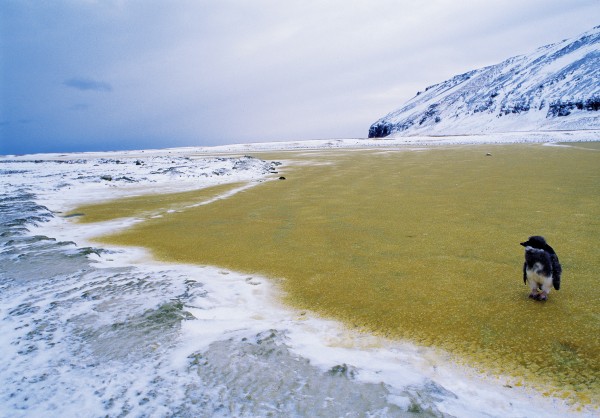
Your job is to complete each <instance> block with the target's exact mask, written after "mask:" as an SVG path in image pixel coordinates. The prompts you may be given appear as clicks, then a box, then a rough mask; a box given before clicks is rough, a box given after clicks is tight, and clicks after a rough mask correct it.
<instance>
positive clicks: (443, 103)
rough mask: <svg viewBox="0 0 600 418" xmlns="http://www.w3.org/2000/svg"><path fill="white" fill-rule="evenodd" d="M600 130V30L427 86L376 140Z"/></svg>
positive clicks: (382, 122)
mask: <svg viewBox="0 0 600 418" xmlns="http://www.w3.org/2000/svg"><path fill="white" fill-rule="evenodd" d="M598 128H600V26H597V27H595V28H594V29H592V30H590V31H588V32H585V33H584V34H582V35H580V36H579V37H577V38H575V39H567V40H564V41H562V42H558V43H555V44H552V45H547V46H544V47H541V48H539V49H537V50H536V51H535V52H533V53H531V54H529V55H521V56H517V57H513V58H509V59H507V60H506V61H504V62H502V63H500V64H497V65H492V66H489V67H484V68H481V69H478V70H474V71H470V72H468V73H465V74H460V75H457V76H455V77H453V78H451V79H450V80H447V81H444V82H442V83H439V84H435V85H433V86H430V87H427V88H426V89H425V91H423V92H418V93H417V95H416V96H415V97H413V98H412V99H411V100H409V101H408V102H407V103H405V105H404V106H402V107H401V108H400V109H398V110H396V111H394V112H392V113H390V114H388V115H387V116H385V117H383V118H381V119H379V120H378V121H377V122H375V123H374V124H373V125H371V127H370V129H369V138H379V137H386V136H389V135H393V136H398V135H399V136H404V135H469V134H482V133H489V132H513V131H535V130H579V129H598Z"/></svg>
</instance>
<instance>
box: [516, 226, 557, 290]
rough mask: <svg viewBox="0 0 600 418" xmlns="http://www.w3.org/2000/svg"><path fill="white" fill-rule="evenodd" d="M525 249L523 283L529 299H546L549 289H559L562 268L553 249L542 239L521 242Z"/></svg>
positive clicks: (537, 237) (532, 238)
mask: <svg viewBox="0 0 600 418" xmlns="http://www.w3.org/2000/svg"><path fill="white" fill-rule="evenodd" d="M521 245H522V246H523V247H525V264H523V281H524V282H525V283H528V284H529V287H530V288H531V293H530V294H529V297H530V298H532V299H535V300H546V299H548V293H550V289H551V287H554V288H555V289H556V290H558V289H560V275H561V273H562V267H561V266H560V263H559V262H558V256H557V255H556V253H555V252H554V249H553V248H552V247H551V246H549V245H548V244H547V243H546V240H545V239H544V237H540V236H532V237H529V240H527V241H525V242H522V243H521Z"/></svg>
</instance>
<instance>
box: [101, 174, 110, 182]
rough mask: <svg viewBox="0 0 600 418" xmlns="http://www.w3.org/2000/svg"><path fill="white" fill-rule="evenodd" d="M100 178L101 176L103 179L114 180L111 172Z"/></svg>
mask: <svg viewBox="0 0 600 418" xmlns="http://www.w3.org/2000/svg"><path fill="white" fill-rule="evenodd" d="M100 178H101V179H102V180H106V181H112V176H111V175H109V174H105V175H103V176H100Z"/></svg>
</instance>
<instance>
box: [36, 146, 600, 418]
mask: <svg viewBox="0 0 600 418" xmlns="http://www.w3.org/2000/svg"><path fill="white" fill-rule="evenodd" d="M597 140H598V139H594V140H590V142H594V141H597ZM539 142H546V141H539ZM577 142H579V141H577ZM586 142H587V141H586ZM490 144H494V143H490ZM403 145H411V146H412V145H415V144H403ZM441 145H469V144H463V143H461V144H455V143H452V144H441ZM482 145H485V144H482ZM391 146H392V147H393V146H395V145H391ZM240 147H241V145H240ZM388 147H390V144H385V146H382V147H381V148H388ZM326 149H330V148H326ZM358 149H360V148H358ZM367 149H373V148H367ZM178 150H179V151H178V153H179V152H181V154H185V153H187V152H188V149H187V148H186V149H178ZM301 150H302V149H300V151H301ZM163 151H166V150H163ZM270 151H280V150H277V149H270V150H260V151H253V152H257V153H258V152H260V153H262V152H270ZM290 151H294V150H290ZM156 152H157V153H159V152H160V151H156ZM195 152H200V151H195ZM207 152H208V151H207ZM232 152H234V153H235V152H238V151H232ZM125 153H126V154H127V157H128V158H131V155H137V154H131V155H130V154H128V153H127V152H125ZM108 154H110V155H113V156H114V155H115V154H116V155H120V152H119V151H117V152H109V153H108ZM142 154H145V153H142ZM200 157H202V156H201V155H200ZM60 158H65V157H63V156H62V155H61V157H60ZM118 158H121V157H118ZM263 181H264V179H263ZM255 184H259V183H255ZM147 187H152V185H148V186H147ZM108 192H110V190H107V194H108ZM80 197H81V196H80ZM75 200H77V199H75ZM62 203H63V204H65V203H66V202H64V201H63V202H62ZM71 205H72V202H71ZM64 209H66V208H64V207H63V210H64ZM127 222H130V220H129V221H127V220H123V219H121V220H118V221H116V222H115V223H114V224H111V225H108V224H106V225H104V227H103V228H104V230H105V231H107V230H109V229H110V230H113V229H114V228H116V227H118V228H122V227H124V226H125V225H127ZM52 223H54V221H51V222H50V224H52ZM58 223H59V224H63V227H64V229H63V228H60V227H59V228H58V229H56V227H57V226H58V225H50V224H48V225H42V226H41V227H40V228H39V229H38V228H36V231H37V232H40V233H47V234H48V235H49V236H53V235H51V234H52V232H54V233H56V232H57V231H60V230H62V231H60V232H58V233H57V234H55V235H58V236H56V238H60V239H63V238H68V237H73V232H74V231H73V229H72V226H73V224H74V222H72V221H70V220H65V219H64V218H63V219H60V220H59V222H58ZM46 227H48V228H47V229H46ZM78 228H81V232H76V233H75V234H74V235H75V236H76V237H78V238H77V239H76V242H77V245H78V246H81V245H87V243H89V238H90V237H91V235H94V234H96V232H97V231H96V232H94V233H91V232H90V227H89V225H88V226H85V225H81V226H78V227H76V228H75V229H78ZM84 229H85V230H86V232H83V231H84ZM86 237H87V238H86ZM80 240H81V241H80ZM115 248H116V247H115ZM120 250H123V249H122V248H121V249H120ZM122 256H123V257H124V258H123V259H122V260H121V259H119V260H117V261H114V262H115V263H116V264H119V263H122V264H123V265H132V264H133V265H136V264H145V263H149V264H151V265H156V266H164V265H167V266H174V267H175V268H176V269H179V268H181V269H183V270H187V269H192V270H195V269H200V270H202V269H204V271H206V272H209V274H208V275H209V276H213V277H216V278H218V277H219V276H223V274H221V272H222V271H223V269H220V268H218V267H210V266H206V267H199V266H189V265H186V264H178V263H165V262H161V261H157V260H154V259H152V260H150V259H148V258H147V257H148V256H149V255H148V253H145V254H144V253H143V252H141V251H140V250H136V249H134V248H127V249H126V250H123V253H122ZM119 258H120V257H119ZM159 268H160V267H159ZM225 276H230V277H233V278H234V279H233V280H232V283H233V286H230V287H228V291H231V290H232V289H234V288H243V287H246V288H250V289H251V292H250V293H249V294H252V293H255V292H256V286H254V285H248V282H247V276H248V275H246V274H243V273H236V272H234V271H229V272H228V274H226V275H225ZM255 279H256V280H258V281H261V282H266V283H269V284H268V285H267V286H265V289H263V290H261V296H260V298H262V302H258V303H257V304H256V307H255V308H254V309H255V312H254V314H252V315H257V314H262V313H263V312H262V310H263V309H264V307H261V306H262V305H263V304H265V303H271V304H270V305H269V310H271V309H273V310H274V311H275V313H273V314H271V315H272V317H271V319H270V320H269V321H271V323H273V321H275V323H279V324H284V327H285V326H288V325H289V326H290V327H294V326H295V323H297V322H300V323H302V324H303V325H304V327H305V328H311V329H312V331H310V332H308V333H304V332H303V331H302V330H300V329H299V330H296V331H291V337H290V338H291V341H292V343H291V347H292V350H295V351H296V352H297V353H298V354H300V355H301V356H306V357H307V358H311V359H313V362H314V364H319V358H320V355H321V354H322V353H320V352H319V351H320V350H321V349H325V347H328V348H327V350H334V348H333V347H335V346H337V348H339V349H341V351H339V352H336V353H335V354H332V357H333V356H334V355H335V356H336V359H335V360H336V361H335V362H332V361H331V358H330V357H327V359H328V360H325V361H322V362H321V364H320V366H321V367H323V368H325V369H326V368H328V367H331V365H332V364H333V363H336V362H337V363H344V364H352V363H355V364H357V365H358V366H356V367H358V368H359V370H360V373H359V376H360V378H361V379H363V378H364V379H367V380H372V381H373V382H375V381H381V380H382V378H383V377H384V376H385V378H386V379H387V380H389V381H391V382H393V381H395V380H397V378H396V377H394V374H395V373H406V366H407V365H408V364H410V363H411V362H412V361H414V359H415V356H417V355H419V356H422V358H421V360H420V361H421V362H422V363H421V365H420V366H421V368H419V367H418V368H417V370H418V372H420V373H421V374H425V375H426V376H427V377H428V378H430V379H435V380H434V381H436V382H439V384H441V385H442V386H443V387H446V388H449V390H451V391H452V392H454V393H456V394H459V395H460V397H461V399H465V397H472V401H475V399H479V401H478V402H482V401H481V400H485V401H487V402H491V403H495V402H498V401H500V399H497V396H499V393H498V392H501V397H502V399H503V400H502V401H500V402H501V403H502V402H504V401H508V400H509V399H510V401H511V402H512V404H511V406H510V407H508V406H507V405H504V406H503V407H501V408H500V409H501V410H502V413H507V414H512V413H517V412H519V411H523V410H529V411H531V407H532V406H534V407H535V409H537V410H538V411H540V413H542V411H545V410H544V408H547V407H548V402H549V401H550V403H551V405H552V408H553V409H555V411H554V414H555V416H562V414H564V413H574V414H575V415H576V416H586V414H587V413H590V414H591V415H593V414H594V413H595V412H597V409H591V410H589V411H585V410H584V411H583V412H581V413H578V412H576V411H573V409H572V406H568V405H564V404H563V401H562V400H561V399H559V398H548V397H543V396H541V395H540V394H539V393H537V392H535V391H533V392H532V391H531V390H530V389H527V388H526V387H512V388H510V387H507V386H506V385H510V383H511V382H510V381H509V380H505V381H501V380H503V378H500V377H497V376H483V375H481V374H480V373H478V372H475V371H473V370H469V369H466V368H465V367H464V366H460V365H457V364H448V363H447V362H445V360H444V357H445V355H444V354H443V353H442V354H440V353H439V350H438V349H432V348H429V347H419V346H412V344H410V343H403V342H398V341H393V340H386V339H384V338H381V337H375V336H373V335H368V334H361V333H355V332H354V331H352V330H348V329H346V328H345V326H341V325H340V323H339V322H337V321H331V320H327V319H322V318H319V317H316V316H314V315H313V314H307V313H304V314H301V313H299V312H298V311H297V310H295V309H291V308H290V307H287V306H284V307H283V308H282V307H281V306H279V305H281V304H280V301H279V300H278V298H279V297H280V295H279V291H277V290H275V289H274V288H273V287H272V286H273V283H272V282H271V279H266V278H264V277H258V278H255ZM263 284H264V283H263ZM255 296H256V295H255ZM273 297H276V298H277V299H275V300H272V298H273ZM194 312H196V315H198V317H199V318H200V320H202V315H201V314H200V313H199V311H194ZM281 315H283V319H282V318H277V319H275V317H278V316H281ZM269 321H267V322H269ZM193 325H194V324H193V321H190V322H185V323H184V326H185V327H192V328H190V329H188V330H187V331H186V332H189V333H190V335H189V336H188V342H187V343H188V344H194V343H193V340H194V338H192V336H194V335H195V333H196V332H198V330H195V329H193V328H194V326H193ZM300 328H302V327H300ZM315 330H320V334H315V333H314V331H315ZM237 332H238V331H236V330H231V331H228V332H226V333H225V335H226V334H227V333H229V334H230V335H234V334H236V333H237ZM232 333H233V334H232ZM217 335H219V336H223V335H224V334H223V332H220V333H217ZM308 335H312V336H313V338H315V340H313V341H312V342H311V343H306V342H305V341H307V338H308ZM315 335H318V336H315ZM332 335H333V336H334V337H332ZM317 341H320V342H318V343H317ZM312 343H314V346H311V344H312ZM357 346H359V348H357ZM317 347H321V348H317ZM373 347H375V348H373ZM190 349H191V348H190V346H189V345H186V344H183V345H182V346H181V347H180V348H179V349H178V350H179V351H180V352H181V353H183V352H188V351H189V350H190ZM365 349H366V350H367V351H369V352H370V353H371V355H369V356H367V358H366V359H365V358H364V357H363V354H364V350H365ZM373 350H374V351H375V352H376V353H375V354H373V352H372V351H373ZM423 351H425V352H423ZM436 351H437V353H436ZM377 353H378V354H377ZM386 359H387V360H386ZM400 359H404V360H400ZM446 360H447V358H446ZM180 361H183V358H181V357H180ZM361 362H362V364H361ZM371 362H374V363H375V364H376V365H377V366H379V368H378V367H373V365H372V364H370V363H371ZM386 362H388V363H389V362H391V363H395V364H396V366H395V367H394V368H392V369H390V370H386V371H385V372H383V371H382V368H383V367H385V366H383V365H382V364H383V363H386ZM388 366H389V364H388ZM396 367H399V368H396ZM411 367H412V366H411ZM411 370H412V372H409V374H410V373H417V371H415V370H414V369H411ZM425 371H426V372H425ZM417 374H418V373H417ZM473 374H474V375H475V376H473ZM457 375H460V376H462V377H461V378H459V379H458V381H456V377H457ZM473 382H478V383H476V384H477V385H478V388H477V389H476V390H475V389H473V388H472V387H469V384H470V383H473ZM396 384H398V383H396ZM407 384H410V383H407V382H406V381H404V382H402V383H401V384H400V385H401V386H402V385H404V386H405V385H407ZM479 385H480V386H479ZM473 391H475V394H474V393H473ZM497 391H498V392H497ZM515 393H518V395H517V396H516V397H515V396H514V395H515ZM444 402H446V403H447V404H446V408H447V409H446V411H447V412H448V413H451V411H453V412H458V411H460V409H459V408H461V407H464V405H452V401H451V400H445V401H444ZM444 402H442V403H444ZM532 404H533V405H532ZM480 406H481V407H483V405H480ZM505 408H508V409H505ZM442 410H443V408H442ZM471 412H472V413H475V410H473V411H471ZM545 412H548V411H547V410H546V411H545ZM499 413H500V412H499ZM591 415H590V416H591Z"/></svg>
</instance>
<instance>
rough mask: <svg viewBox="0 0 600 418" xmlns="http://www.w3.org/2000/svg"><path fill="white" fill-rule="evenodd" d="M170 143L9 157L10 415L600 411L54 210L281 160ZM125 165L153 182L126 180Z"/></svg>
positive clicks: (4, 307) (4, 404) (4, 391)
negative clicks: (120, 242)
mask: <svg viewBox="0 0 600 418" xmlns="http://www.w3.org/2000/svg"><path fill="white" fill-rule="evenodd" d="M329 143H330V141H321V142H319V143H318V144H316V143H312V144H308V143H307V144H302V146H317V145H318V146H321V147H324V148H327V147H329V145H328V144H329ZM350 143H352V141H348V142H346V144H350ZM275 146H280V144H275ZM288 146H289V144H288ZM239 147H242V148H245V147H246V146H239ZM239 147H238V151H239ZM265 147H266V145H265ZM232 148H235V147H232ZM256 148H259V147H256ZM194 151H195V152H208V151H209V150H199V149H195V150H194ZM229 151H232V152H235V150H229ZM169 152H171V153H175V154H178V153H179V154H180V155H181V154H186V155H189V154H190V149H181V150H176V151H164V152H163V153H169ZM159 153H160V152H159V151H156V155H153V156H152V157H151V158H147V159H146V160H145V161H144V163H143V164H141V165H138V164H137V163H136V161H137V158H138V156H132V155H131V154H130V153H119V154H113V155H112V156H111V157H110V158H108V159H106V158H107V156H106V155H104V156H101V157H94V158H90V157H89V156H87V158H86V161H85V162H83V161H79V162H77V161H78V160H79V158H75V157H76V156H74V155H64V156H53V157H52V158H50V157H49V156H45V158H39V159H38V158H37V157H36V158H35V159H31V158H30V156H25V157H18V158H16V157H15V158H12V159H4V160H3V161H2V163H1V164H0V170H2V177H1V179H2V186H3V187H2V192H1V193H2V196H0V227H1V228H2V230H1V231H0V324H2V325H1V327H2V329H1V330H2V332H1V333H0V350H1V352H2V353H3V358H4V361H3V362H2V363H1V364H0V379H1V384H0V410H1V411H3V414H6V416H44V415H56V416H58V415H61V416H123V415H130V416H190V417H192V416H223V417H225V416H282V417H283V416H286V417H287V416H309V415H310V416H381V417H384V416H385V417H387V416H466V417H479V416H498V417H500V416H502V417H505V416H515V417H516V416H530V417H536V416H540V417H541V416H544V417H552V416H555V417H559V416H560V417H563V416H569V415H573V416H593V415H594V414H595V413H596V412H597V410H593V409H590V410H585V411H583V412H575V411H573V410H572V409H570V407H569V406H568V405H565V404H564V403H563V402H562V401H561V400H557V399H551V398H544V397H541V396H540V395H537V394H535V393H530V392H527V390H525V389H523V388H516V387H510V384H509V383H510V381H509V380H508V379H504V378H492V377H485V376H479V375H476V374H474V373H473V372H471V371H469V370H466V369H464V368H460V367H457V366H454V365H452V364H451V363H450V362H449V361H448V359H447V358H446V356H445V355H444V353H440V352H437V351H435V350H432V349H429V348H425V347H416V346H413V345H411V344H406V343H402V342H395V341H388V340H385V339H382V338H378V337H373V336H369V335H365V334H360V333H357V332H354V331H350V330H347V329H345V328H344V327H342V326H341V325H340V324H338V323H336V322H333V321H326V320H323V319H320V318H316V317H314V316H313V315H311V313H310V312H297V311H293V310H290V309H288V308H286V307H283V306H281V305H279V304H278V302H277V300H278V290H277V289H276V287H275V286H274V284H273V282H271V281H268V280H266V279H265V278H263V277H258V276H249V275H244V274H240V273H237V272H232V271H224V270H221V269H217V268H213V267H209V266H205V267H202V266H189V265H178V264H165V263H159V262H157V261H155V260H152V259H151V258H150V257H149V256H148V254H147V253H146V252H145V251H144V250H142V249H135V248H127V249H125V248H97V247H95V246H93V245H91V244H90V243H89V242H87V241H86V238H87V237H90V236H92V235H94V234H97V233H99V232H102V231H105V230H107V229H110V228H120V227H124V226H126V225H127V224H128V223H130V222H131V220H123V221H120V222H119V223H113V224H110V225H104V226H89V225H85V224H74V223H71V222H69V220H68V219H65V218H62V217H57V216H55V214H54V213H53V212H56V211H57V210H59V209H60V210H65V209H67V208H70V207H73V206H74V205H76V204H78V203H80V202H83V201H89V200H90V199H91V200H94V199H96V200H101V199H105V198H107V197H113V196H115V195H131V194H137V193H148V192H156V191H167V190H173V189H177V190H182V189H184V188H187V187H190V188H198V186H199V185H200V186H201V185H212V184H218V183H215V182H220V181H224V180H223V179H224V178H227V179H228V180H229V181H239V180H240V179H242V178H243V179H246V180H248V179H250V180H252V181H261V180H264V179H265V178H266V177H267V176H268V173H270V172H272V171H273V165H272V164H271V163H265V162H263V161H261V160H256V159H250V158H247V157H244V158H223V157H216V158H212V157H202V158H200V157H194V158H191V159H189V160H188V159H186V158H185V157H182V156H179V157H173V156H168V157H167V156H160V155H158V154H159ZM77 157H78V156H77ZM57 160H60V161H64V162H62V163H60V162H57ZM36 161H38V162H36ZM117 161H119V162H117ZM236 164H237V167H238V168H235V169H234V167H235V166H236ZM240 164H242V165H243V166H244V167H245V169H242V170H241V169H240V167H241V166H240ZM174 166H177V167H179V168H178V169H177V171H178V173H177V174H173V173H174V170H171V169H170V168H171V167H174ZM200 167H204V168H202V169H201V168H200ZM140 168H142V169H144V170H145V171H143V172H139V171H137V170H138V169H140ZM161 169H162V170H161ZM220 169H223V171H222V170H220ZM242 172H243V173H244V174H240V173H242ZM182 173H183V174H182ZM186 173H187V174H186ZM203 173H206V175H204V174H203ZM218 173H220V174H218ZM99 176H111V177H112V180H104V179H98V177H99ZM123 176H126V177H130V178H132V179H133V180H136V179H139V180H138V181H137V182H136V181H134V182H130V181H123V180H118V179H119V178H121V177H123ZM171 176H175V177H171ZM132 185H134V186H135V187H132ZM40 203H43V205H42V204H40ZM44 205H45V206H44Z"/></svg>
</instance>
